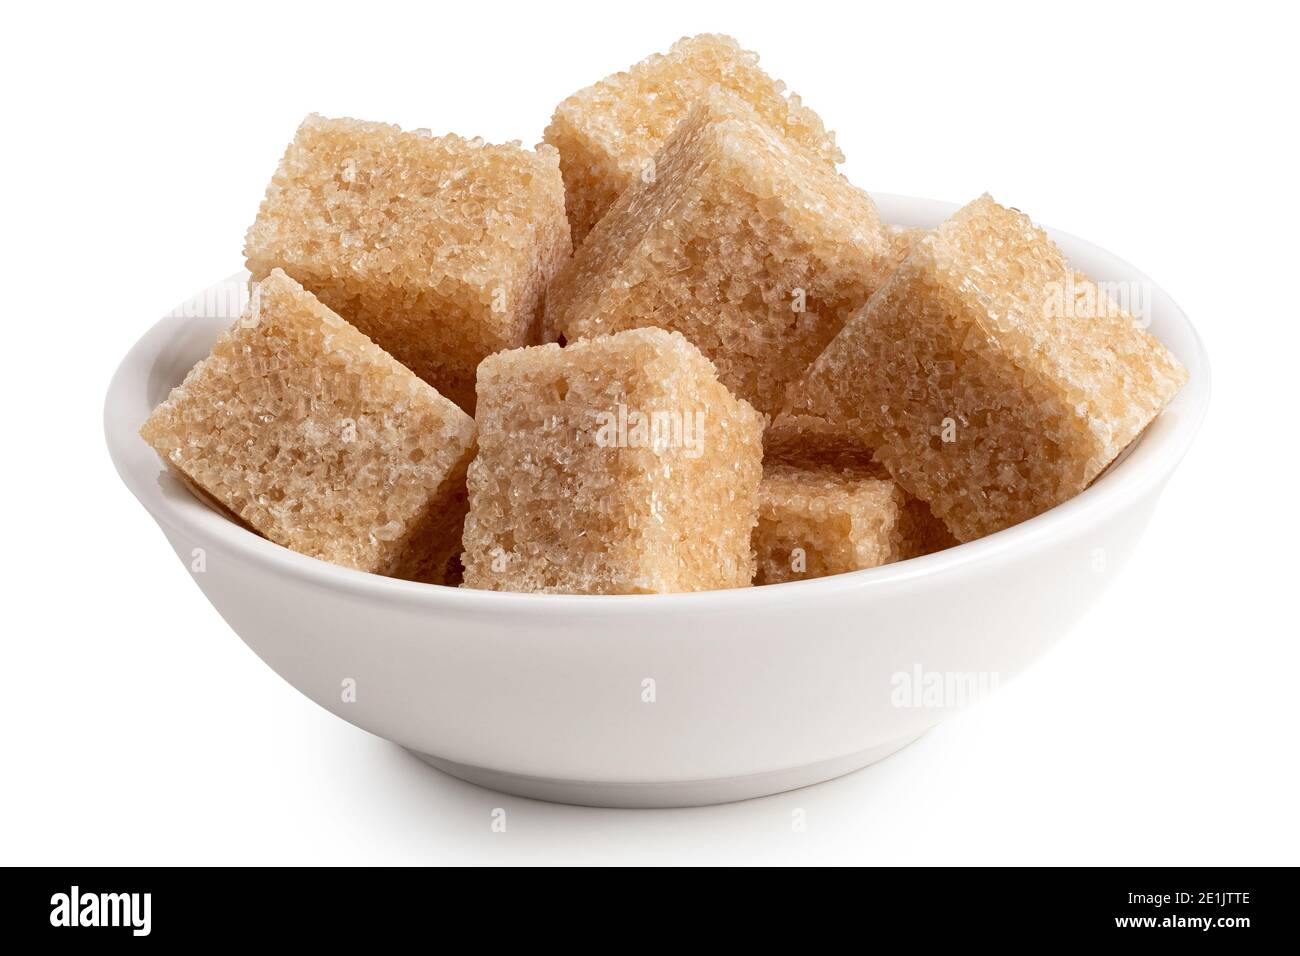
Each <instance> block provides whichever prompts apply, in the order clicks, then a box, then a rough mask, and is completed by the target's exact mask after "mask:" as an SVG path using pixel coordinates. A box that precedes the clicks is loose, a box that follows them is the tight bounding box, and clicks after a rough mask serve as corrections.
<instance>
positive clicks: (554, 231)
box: [244, 115, 570, 412]
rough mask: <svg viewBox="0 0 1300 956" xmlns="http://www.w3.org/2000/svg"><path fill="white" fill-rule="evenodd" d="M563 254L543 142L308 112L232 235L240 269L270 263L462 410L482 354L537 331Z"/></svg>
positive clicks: (552, 155)
mask: <svg viewBox="0 0 1300 956" xmlns="http://www.w3.org/2000/svg"><path fill="white" fill-rule="evenodd" d="M569 251H570V245H569V226H568V221H567V219H566V218H565V215H564V186H563V182H562V181H561V178H560V169H559V156H558V154H557V153H556V152H555V150H554V149H552V148H551V147H549V146H541V147H539V148H538V149H537V151H536V152H533V151H530V150H526V149H521V148H519V145H518V144H517V143H511V144H507V145H504V146H494V145H490V144H486V143H484V142H483V141H482V140H479V139H462V138H461V137H459V136H432V135H429V134H428V133H427V132H425V131H416V132H410V133H404V132H402V131H401V130H400V129H398V128H397V127H396V126H389V125H386V124H384V123H363V122H360V121H357V120H350V119H325V118H323V117H320V116H314V115H313V116H309V117H307V119H306V120H305V121H304V122H303V124H302V126H301V127H299V129H298V133H297V135H296V136H295V137H294V140H293V142H292V143H291V144H290V145H289V149H288V151H287V152H286V153H285V154H284V158H283V159H282V160H281V161H280V167H279V169H277V170H276V172H275V176H274V178H273V179H272V180H271V185H270V187H269V188H268V189H267V192H266V198H265V199H264V200H263V202H262V206H261V209H260V210H259V211H258V214H257V221H256V222H254V223H253V226H252V228H250V229H249V230H248V236H247V239H246V241H245V245H244V254H245V255H246V256H247V257H248V269H249V271H250V272H252V274H253V278H254V279H260V278H262V277H264V276H266V275H267V274H268V273H269V272H270V271H271V270H272V269H275V268H280V269H283V270H284V271H285V272H286V273H288V274H289V275H290V276H292V277H293V278H294V279H297V280H298V281H299V282H301V283H302V284H303V286H304V287H305V288H307V289H308V290H310V291H311V292H313V293H314V294H315V295H316V296H317V297H318V298H319V299H320V300H321V301H322V302H324V303H325V304H326V305H327V306H329V307H330V308H331V309H333V310H334V311H335V312H337V313H338V314H339V315H341V316H343V318H345V319H347V320H348V321H349V322H351V323H352V324H353V325H355V326H356V327H357V328H358V329H360V330H361V331H362V332H364V333H365V334H366V335H369V336H370V337H371V338H372V339H374V341H375V342H376V343H377V344H378V345H379V346H380V347H381V348H383V349H385V350H386V351H388V352H389V353H390V354H392V355H393V356H394V357H395V358H396V359H397V360H398V361H400V362H402V363H403V364H405V365H406V366H407V367H408V368H410V369H411V370H412V371H413V372H415V373H416V374H417V375H419V376H420V377H421V378H423V379H424V380H425V381H426V382H428V383H429V384H431V385H433V386H434V387H435V388H437V389H438V391H440V392H441V393H442V394H443V395H446V396H447V397H448V398H450V399H451V400H452V401H454V402H456V403H457V404H458V405H460V406H461V407H462V408H464V409H465V410H467V411H470V412H472V411H473V407H474V405H473V403H474V370H475V369H476V368H477V367H478V363H479V362H480V361H482V359H483V358H484V356H487V355H490V354H492V353H493V352H497V351H500V350H501V349H508V348H517V347H519V346H521V345H527V344H530V343H532V342H535V341H537V322H538V320H539V319H540V310H541V304H542V298H543V294H544V292H545V289H546V284H547V283H548V282H549V281H550V279H551V276H552V275H554V273H555V270H556V269H557V268H558V267H559V264H560V263H561V262H562V261H564V260H565V259H567V258H568V256H569Z"/></svg>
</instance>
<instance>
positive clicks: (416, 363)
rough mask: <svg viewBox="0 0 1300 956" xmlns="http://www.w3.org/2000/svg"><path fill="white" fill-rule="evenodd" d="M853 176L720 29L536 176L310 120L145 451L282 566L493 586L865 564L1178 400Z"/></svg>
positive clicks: (1122, 337)
mask: <svg viewBox="0 0 1300 956" xmlns="http://www.w3.org/2000/svg"><path fill="white" fill-rule="evenodd" d="M843 159H844V157H843V155H842V153H841V152H840V150H839V148H838V147H837V146H836V144H835V138H834V136H833V134H831V133H830V132H828V131H827V130H826V128H825V126H824V124H823V123H822V120H821V119H820V118H819V117H818V115H817V114H816V113H814V112H813V111H812V110H811V109H809V108H808V107H806V106H804V105H803V103H802V102H801V101H800V100H799V98H798V97H797V96H794V95H793V94H789V93H787V91H786V90H785V87H784V85H783V84H782V83H780V82H779V81H777V80H774V79H772V78H771V77H769V76H768V75H767V74H766V73H765V72H764V71H763V70H762V69H760V68H759V66H758V58H757V56H756V55H755V54H753V53H751V52H748V51H746V50H744V49H742V48H741V47H740V45H739V44H738V43H736V42H735V41H734V40H732V39H731V38H729V37H724V36H718V35H712V34H706V35H702V36H697V37H687V38H684V39H682V40H680V41H679V42H677V43H676V44H674V45H673V46H672V48H671V49H670V50H669V51H668V52H667V53H664V54H656V55H653V56H650V57H649V58H647V59H645V60H643V61H642V62H640V63H637V64H635V65H633V66H632V67H631V68H630V69H628V70H627V71H626V72H622V73H616V74H614V75H612V76H609V77H607V78H606V79H604V80H600V81H599V82H597V83H595V84H594V85H592V86H590V87H587V88H586V89H583V90H581V91H579V92H578V93H575V94H573V95H572V96H570V97H568V98H567V99H565V100H563V101H562V102H561V103H560V105H559V107H558V108H557V109H556V111H555V113H554V115H553V117H552V118H551V121H550V124H549V125H548V126H547V127H546V129H545V132H544V134H543V142H542V143H540V144H538V145H537V146H536V147H535V148H533V149H526V148H524V147H522V146H521V145H520V144H519V143H518V142H513V143H506V144H499V145H498V144H490V143H485V142H484V141H483V140H481V139H477V138H464V137H461V136H458V135H455V134H450V133H448V134H443V135H434V134H433V133H431V132H429V131H427V130H417V131H412V132H406V131H403V130H401V129H400V128H398V127H396V126H391V125H387V124H384V123H374V122H363V121H360V120H353V119H331V118H325V117H321V116H316V115H311V116H308V117H307V118H306V120H304V122H303V123H302V125H301V126H300V127H299V128H298V130H297V132H296V134H295V135H294V138H293V140H292V142H291V143H290V144H289V147H288V149H287V150H286V152H285V153H284V156H283V158H282V159H281V161H280V164H279V166H278V168H277V169H276V170H275V172H274V175H273V176H272V179H271V182H270V185H269V186H268V188H267V191H266V194H265V197H264V199H263V201H262V204H261V207H260V209H259V210H258V212H257V215H256V218H255V221H254V222H253V225H252V226H251V227H250V228H249V230H248V234H247V236H246V239H245V247H244V255H245V258H246V261H247V266H248V269H249V272H250V275H251V300H250V304H249V307H248V309H247V310H246V311H245V313H244V314H243V315H242V316H241V318H240V319H239V320H238V321H237V322H236V323H235V324H234V325H233V326H232V327H231V328H230V329H228V330H227V331H226V332H224V333H223V334H222V335H221V336H220V338H219V339H218V340H217V343H216V345H215V346H214V347H213V349H212V352H211V354H210V355H209V356H208V357H207V358H205V359H204V360H202V361H201V362H199V364H198V365H196V366H195V367H194V368H193V369H192V370H191V371H190V373H189V374H188V375H187V376H186V378H185V380H184V381H183V382H181V383H180V384H179V385H177V386H176V388H175V389H174V390H173V391H172V393H171V395H170V396H169V397H168V398H167V399H166V401H164V402H163V403H162V404H161V405H160V406H159V407H158V408H157V409H156V410H155V411H154V412H153V414H152V415H151V416H150V417H149V419H148V421H146V422H145V424H144V426H143V427H142V429H141V435H142V436H143V438H144V439H145V440H146V441H147V442H148V443H149V444H150V445H151V446H152V447H153V448H154V449H155V450H156V451H157V453H158V455H159V456H160V457H161V459H162V460H163V462H164V463H165V465H166V466H167V468H168V469H170V470H171V471H172V472H173V473H174V474H175V475H177V476H178V477H179V478H180V479H181V480H182V481H183V482H185V483H186V484H187V485H188V486H189V487H190V488H191V489H192V490H193V491H194V492H195V494H196V495H198V496H199V497H200V498H201V499H202V500H204V501H205V502H207V503H208V504H210V505H212V506H213V507H214V508H216V509H218V510H219V511H221V512H222V513H223V514H225V515H226V516H227V517H229V518H230V519H231V520H234V521H237V522H239V523H241V524H242V525H243V526H245V527H246V528H248V529H249V530H251V531H253V532H255V533H257V534H260V535H262V536H264V537H265V538H267V539H269V540H270V541H272V542H275V543H276V544H279V545H282V546H284V547H287V548H291V549H293V550H294V551H297V552H300V553H302V554H305V555H309V556H311V557H315V558H320V559H322V560H325V561H330V562H333V563H335V564H338V565H342V566H344V567H347V568H351V569H354V570H358V571H365V572H371V573H375V574H382V575H388V576H392V577H399V578H405V579H409V580H414V581H420V582H425V583H429V584H437V585H444V586H461V587H467V588H476V589H482V590H494V591H521V592H535V593H560V594H660V593H671V592H682V591H701V590H711V589H720V588H743V587H749V586H751V585H773V584H778V583H782V582H793V581H802V580H808V579H813V578H820V577H825V576H827V575H834V574H843V573H848V572H855V571H863V570H866V569H870V568H875V567H879V566H882V565H887V564H891V563H894V562H898V561H905V560H909V559H914V558H919V557H922V556H925V555H930V554H934V553H935V552H940V551H943V550H944V549H947V548H951V547H954V546H957V545H958V544H960V543H962V542H968V541H972V540H975V539H977V538H980V537H983V536H985V535H988V534H993V533H995V532H998V531H1001V530H1003V529H1005V528H1008V527H1011V526H1013V525H1015V524H1018V523H1020V522H1022V521H1025V520H1027V519H1030V518H1033V517H1034V516H1036V515H1038V514H1041V513H1042V512H1044V511H1046V510H1048V509H1049V508H1052V507H1054V506H1055V505H1057V504H1060V503H1061V502H1063V501H1066V500H1067V499H1069V498H1070V497H1072V496H1074V495H1076V494H1078V493H1079V492H1080V491H1082V490H1083V489H1084V488H1086V487H1087V486H1088V485H1089V484H1090V483H1091V482H1092V481H1094V480H1096V478H1097V477H1098V476H1099V475H1100V474H1101V473H1102V471H1103V470H1104V469H1105V468H1106V467H1107V465H1109V464H1110V463H1111V462H1112V461H1114V460H1115V458H1116V457H1117V456H1118V455H1119V454H1120V453H1121V452H1122V451H1123V450H1124V449H1125V448H1126V447H1127V446H1128V445H1129V444H1131V443H1132V442H1133V441H1134V440H1135V439H1137V438H1138V436H1139V435H1140V434H1141V432H1142V430H1143V429H1144V428H1145V427H1146V426H1147V425H1148V424H1149V423H1150V422H1151V421H1152V419H1154V418H1155V417H1156V416H1157V415H1158V414H1160V412H1161V411H1162V410H1163V409H1164V408H1165V406H1166V405H1168V403H1169V402H1170V401H1172V399H1173V398H1174V396H1175V395H1176V394H1177V392H1178V390H1179V389H1180V388H1181V387H1182V385H1183V384H1184V383H1185V382H1186V380H1187V372H1186V370H1185V369H1184V368H1183V367H1182V366H1181V365H1180V364H1179V362H1178V360H1177V359H1176V358H1175V357H1174V356H1173V355H1172V354H1171V353H1170V352H1169V351H1168V350H1167V349H1166V348H1165V347H1164V346H1163V345H1162V344H1161V343H1160V342H1159V341H1158V340H1157V339H1156V338H1155V337H1154V336H1153V335H1151V334H1150V332H1149V331H1147V330H1146V328H1145V327H1144V325H1143V322H1142V321H1141V317H1139V316H1135V315H1133V314H1131V313H1130V312H1128V311H1125V309H1123V308H1121V307H1120V306H1119V305H1118V304H1117V303H1116V302H1115V301H1113V300H1112V299H1111V297H1110V296H1109V294H1108V292H1107V290H1106V289H1105V288H1104V287H1103V286H1101V285H1099V284H1098V283H1096V282H1094V281H1093V280H1092V279H1091V278H1089V277H1088V276H1086V275H1083V274H1082V273H1080V272H1078V271H1077V270H1076V269H1075V268H1074V267H1073V266H1072V265H1071V264H1070V263H1069V262H1068V261H1067V260H1066V258H1065V256H1064V255H1063V254H1062V252H1061V250H1060V249H1059V248H1057V246H1056V245H1055V244H1054V243H1053V242H1052V241H1051V240H1050V239H1049V238H1048V236H1047V235H1046V234H1045V233H1044V232H1043V230H1041V229H1039V228H1038V227H1036V226H1035V225H1034V224H1033V223H1032V222H1031V221H1030V220H1029V219H1028V217H1026V216H1025V215H1024V214H1022V213H1021V212H1019V211H1017V210H1015V209H1011V208H1008V207H1005V206H1002V205H1000V204H999V203H997V202H996V201H994V200H993V199H992V198H991V197H989V196H987V195H985V196H981V197H979V198H977V199H976V200H974V201H973V202H971V203H969V204H968V205H966V206H965V207H963V208H961V209H960V210H959V211H957V212H956V213H955V214H954V215H953V216H952V217H951V218H949V219H948V220H947V221H945V222H943V223H940V224H938V225H937V226H935V227H934V228H918V227H912V226H903V225H895V224H891V223H886V222H883V221H882V220H881V217H880V215H879V213H878V212H877V209H876V207H875V204H874V203H873V202H872V200H871V198H870V197H869V196H868V195H867V193H865V192H864V191H862V190H861V189H860V188H858V187H857V186H855V185H854V184H852V183H850V182H849V181H848V179H847V178H845V176H844V175H843V174H841V173H840V172H839V171H838V170H837V168H836V167H837V164H839V163H840V162H842V161H843Z"/></svg>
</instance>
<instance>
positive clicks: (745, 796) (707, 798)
mask: <svg viewBox="0 0 1300 956" xmlns="http://www.w3.org/2000/svg"><path fill="white" fill-rule="evenodd" d="M920 736H921V735H920V734H917V735H916V736H914V737H903V738H900V739H898V740H891V741H889V742H888V743H886V744H881V745H880V746H878V747H872V748H870V749H868V750H862V751H859V752H858V753H854V754H849V755H848V756H846V757H836V758H835V759H833V760H825V761H822V762H821V763H814V764H806V765H804V766H802V767H793V768H791V769H789V770H774V771H771V772H769V773H755V774H748V775H746V776H741V777H722V778H719V779H716V780H684V781H674V782H658V781H654V782H646V783H606V782H601V781H586V780H560V779H555V778H552V777H530V776H524V775H522V774H514V773H503V772H501V771H499V770H489V769H487V768H485V767H475V766H471V765H469V764H463V763H457V762H455V761H453V760H444V759H443V758H441V757H435V756H433V755H432V754H424V753H420V752H418V751H415V750H412V751H410V752H411V753H412V754H414V755H415V756H417V757H419V758H420V759H421V760H423V761H424V762H425V763H427V764H429V765H430V766H431V767H435V768H437V769H438V770H441V771H443V772H444V773H448V774H451V775H452V776H453V777H459V778H460V779H461V780H465V781H467V782H469V783H472V784H476V785H478V786H480V787H487V788H488V789H489V790H499V791H501V792H502V793H509V794H513V795H514V796H518V797H528V798H529V799H532V800H546V801H548V802H550V803H571V804H577V805H579V806H584V807H620V808H627V809H632V808H658V807H702V806H708V805H710V804H715V803H732V802H734V801H737V800H749V799H752V798H754V797H766V796H768V795H770V794H773V793H782V792H784V791H786V790H797V789H799V788H800V787H807V786H811V785H812V784H814V783H822V782H823V781H826V780H833V779H834V778H836V777H842V776H844V775H845V774H847V773H852V772H853V771H855V770H861V769H862V768H863V767H867V766H870V765H871V764H873V763H875V762H876V761H878V760H883V759H884V758H885V757H888V756H889V755H890V754H893V753H896V752H897V751H899V750H902V749H903V748H904V747H906V746H907V745H908V744H910V743H911V742H912V741H914V740H916V739H917V737H920Z"/></svg>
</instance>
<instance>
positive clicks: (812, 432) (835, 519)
mask: <svg viewBox="0 0 1300 956" xmlns="http://www.w3.org/2000/svg"><path fill="white" fill-rule="evenodd" d="M956 543H957V541H956V539H954V538H953V536H952V535H951V534H950V533H949V532H948V529H947V528H946V527H944V525H943V522H941V521H939V519H938V518H936V517H934V515H933V514H931V512H930V508H929V507H928V506H927V505H926V503H925V502H923V501H920V500H919V499H917V498H915V497H913V496H912V495H909V494H907V492H905V491H903V490H902V489H901V488H899V487H898V485H897V484H896V483H895V482H894V481H893V479H892V478H891V477H890V475H889V472H888V470H887V469H886V468H885V467H884V466H883V465H881V464H880V463H879V462H877V461H876V460H875V455H874V454H873V453H872V451H871V449H870V448H868V447H866V446H865V445H863V444H862V443H861V441H859V440H858V439H857V438H856V437H855V436H854V435H853V434H852V433H850V432H847V431H845V430H844V429H842V428H840V427H838V426H836V425H834V424H833V423H831V422H828V421H826V420H825V419H820V418H814V417H811V416H803V415H783V416H781V417H780V418H778V419H777V420H776V421H774V422H773V423H772V424H771V425H770V426H768V428H767V430H766V431H765V432H764V433H763V483H762V484H761V485H760V486H759V510H758V526H757V527H756V528H755V530H754V550H755V552H756V554H757V560H758V573H757V575H756V577H755V579H754V583H755V584H776V583H778V582H780V581H796V580H803V579H806V578H814V577H821V576H823V575H827V574H840V573H843V572H845V571H858V570H861V569H863V568H871V567H876V566H878V565H881V564H889V563H892V562H894V561H901V560H904V559H906V558H914V557H919V556H921V555H924V554H931V553H933V552H935V551H942V550H943V549H944V548H950V547H952V546H953V545H955V544H956Z"/></svg>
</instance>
